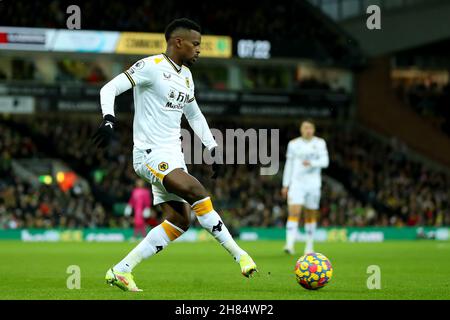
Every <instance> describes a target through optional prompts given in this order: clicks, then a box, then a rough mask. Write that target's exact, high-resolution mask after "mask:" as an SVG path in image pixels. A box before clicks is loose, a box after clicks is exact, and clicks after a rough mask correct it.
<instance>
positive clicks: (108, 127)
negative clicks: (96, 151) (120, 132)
mask: <svg viewBox="0 0 450 320" xmlns="http://www.w3.org/2000/svg"><path fill="white" fill-rule="evenodd" d="M115 123H116V118H115V117H114V116H113V115H110V114H107V115H106V116H105V117H104V118H103V121H102V124H101V125H100V127H98V129H97V131H96V132H95V133H94V135H93V136H92V139H93V141H94V143H95V144H96V145H97V147H99V148H104V147H106V146H107V145H108V144H109V143H110V141H111V139H112V136H113V133H114V125H115Z"/></svg>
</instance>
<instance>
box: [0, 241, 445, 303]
mask: <svg viewBox="0 0 450 320" xmlns="http://www.w3.org/2000/svg"><path fill="white" fill-rule="evenodd" d="M135 245H136V243H23V242H15V241H3V242H0V274H1V275H2V276H1V278H2V279H1V281H0V299H288V300H310V299H317V300H320V299H362V300H367V299H450V242H438V241H416V242H406V241H405V242H385V243H317V244H316V251H318V252H321V253H323V254H325V255H326V256H327V257H328V258H329V259H330V260H331V262H332V264H333V267H334V274H333V279H332V281H331V282H330V283H329V284H328V286H326V287H325V288H323V289H320V290H318V291H307V290H305V289H303V288H302V287H300V286H299V285H298V284H297V283H296V281H295V275H294V273H293V269H294V266H295V262H296V259H297V258H298V257H292V256H287V255H285V254H284V253H283V252H282V251H281V248H282V247H283V243H282V242H279V241H255V242H241V245H242V247H243V248H244V249H246V250H247V251H248V252H249V253H250V254H251V255H252V256H253V258H254V260H255V261H256V263H257V265H258V267H259V270H260V273H259V275H258V276H257V277H255V278H253V279H246V278H244V277H243V276H242V275H241V274H240V269H239V266H238V265H237V264H236V263H235V262H233V260H232V258H231V257H230V256H229V255H228V254H227V253H226V252H225V251H224V250H223V249H222V248H221V247H220V245H218V244H217V243H215V242H198V243H174V244H172V245H171V246H169V247H168V248H167V249H165V250H164V251H163V252H161V253H159V254H158V255H156V256H154V257H152V258H150V259H148V260H145V261H144V262H143V263H141V264H140V265H139V266H138V267H136V269H135V270H134V271H135V272H134V275H135V280H136V282H137V284H138V286H139V287H141V288H142V289H144V292H140V293H129V292H122V291H120V290H119V289H117V288H116V287H110V286H107V285H106V284H105V281H104V274H105V272H106V270H107V268H108V267H110V266H111V265H112V264H114V263H115V262H117V261H118V260H119V259H121V258H122V257H123V256H124V255H125V254H126V253H127V252H128V251H129V250H130V249H131V248H133V247H134V246H135ZM302 246H303V245H302V244H301V243H300V244H298V248H299V249H300V248H302ZM69 265H78V266H79V267H80V269H81V289H79V290H77V289H73V290H69V289H68V288H67V286H66V281H67V277H69V274H67V273H66V271H67V267H68V266H69ZM369 265H378V266H379V267H380V268H381V289H379V290H369V289H368V288H367V285H366V282H367V278H368V277H369V274H367V273H366V272H367V267H368V266H369Z"/></svg>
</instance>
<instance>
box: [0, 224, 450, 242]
mask: <svg viewBox="0 0 450 320" xmlns="http://www.w3.org/2000/svg"><path fill="white" fill-rule="evenodd" d="M285 235H286V230H285V229H284V228H241V229H240V230H239V238H240V239H241V240H247V241H256V240H284V239H285ZM132 236H133V229H116V228H109V229H108V228H98V229H9V230H4V229H3V230H0V240H21V241H24V242H81V241H87V242H122V241H128V240H130V239H131V237H132ZM304 238H305V233H304V230H303V229H302V228H301V229H300V230H299V233H298V239H297V240H298V241H304V240H305V239H304ZM424 239H427V240H428V241H429V240H439V241H448V240H450V229H449V228H448V227H425V228H422V227H401V228H397V227H360V228H355V227H354V228H351V227H349V228H345V227H330V228H318V229H317V231H316V234H315V240H316V241H317V242H384V241H391V240H403V241H414V240H424ZM213 240H214V239H213V238H212V237H211V235H210V234H209V233H208V232H207V231H206V230H204V229H198V228H191V229H189V230H188V231H187V232H186V233H184V234H183V236H181V237H180V238H179V239H177V240H176V241H181V242H193V241H213Z"/></svg>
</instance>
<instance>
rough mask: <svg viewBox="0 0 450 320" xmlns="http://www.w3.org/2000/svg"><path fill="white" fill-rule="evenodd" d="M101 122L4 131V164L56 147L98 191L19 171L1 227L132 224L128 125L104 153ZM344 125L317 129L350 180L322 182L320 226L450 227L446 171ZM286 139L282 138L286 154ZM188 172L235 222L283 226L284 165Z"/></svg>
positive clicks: (340, 175) (31, 124)
mask: <svg viewBox="0 0 450 320" xmlns="http://www.w3.org/2000/svg"><path fill="white" fill-rule="evenodd" d="M95 120H97V119H96V118H95V119H91V120H89V121H87V120H86V119H70V121H68V119H67V118H66V119H57V120H55V119H51V118H46V117H45V116H44V117H42V116H40V117H35V118H25V119H22V118H21V119H20V120H15V121H16V125H15V127H16V128H22V129H19V130H21V131H24V132H30V136H32V137H33V139H32V140H31V139H30V138H26V137H21V136H20V135H19V133H15V132H13V131H8V130H7V129H6V130H7V134H6V136H7V137H8V136H9V137H12V138H9V139H6V141H9V142H7V143H6V144H5V143H4V144H3V145H2V152H1V154H2V162H1V164H2V168H5V165H4V163H8V159H10V158H16V157H19V158H20V157H30V156H37V155H38V154H39V153H38V152H37V150H40V151H41V152H50V153H51V155H52V156H53V157H57V158H61V159H62V160H64V161H66V162H67V163H68V164H69V165H70V166H72V168H73V169H74V170H75V171H77V172H78V173H79V174H80V175H82V176H84V177H85V178H87V180H88V181H89V183H90V186H91V190H92V193H91V194H88V195H83V196H81V195H79V194H76V193H75V192H73V191H70V192H68V193H65V194H64V193H62V192H61V191H60V190H58V188H57V187H56V186H37V187H36V186H32V185H30V184H28V183H27V182H24V181H18V180H17V177H16V178H15V177H10V178H9V180H7V179H6V180H5V178H4V177H3V176H2V179H1V183H2V184H1V187H0V195H1V196H0V216H1V217H2V218H1V219H0V221H2V223H1V225H3V227H5V226H11V223H12V224H13V226H18V225H27V226H30V225H34V226H58V225H63V226H64V225H67V226H128V225H130V219H129V218H125V217H123V216H120V215H116V214H113V211H114V210H115V209H114V204H116V203H121V202H126V201H128V198H129V196H130V193H131V190H132V189H133V185H134V183H135V179H136V175H135V173H134V171H133V169H132V163H131V161H132V158H131V149H132V138H131V132H132V130H131V122H130V121H128V120H125V119H122V121H121V123H120V126H119V127H118V130H117V133H118V134H117V136H116V139H115V140H114V142H113V144H112V145H111V147H110V148H108V149H106V150H104V151H102V150H97V149H96V148H95V146H93V145H92V144H91V143H90V137H91V135H92V133H93V132H94V130H95V129H96V127H97V125H98V123H97V121H95ZM210 125H211V127H213V128H217V129H219V130H224V129H225V128H235V127H236V125H237V124H236V123H234V124H233V123H227V122H223V121H215V120H213V121H211V122H210ZM2 127H3V126H2ZM341 129H342V128H341ZM341 129H339V128H336V127H334V126H325V127H323V128H320V129H319V132H318V134H319V135H320V136H323V137H324V138H325V139H326V140H327V143H328V148H329V152H330V157H331V166H330V168H329V169H327V170H326V171H325V173H326V175H327V176H330V177H332V178H333V179H335V180H337V181H339V182H341V183H342V184H343V185H344V186H345V188H339V187H336V184H335V183H333V182H330V180H329V179H325V180H324V186H323V196H322V204H321V224H322V225H324V226H327V225H346V226H364V225H379V226H387V225H396V226H402V225H411V226H413V225H445V224H446V225H448V224H450V203H449V200H448V199H450V191H449V190H450V176H449V175H448V174H445V173H443V172H439V171H438V170H436V169H432V168H429V167H428V166H427V165H425V164H424V163H421V162H417V161H413V160H411V159H410V158H409V157H408V153H407V150H406V149H405V147H404V146H402V145H401V144H400V143H398V142H396V141H392V142H390V143H385V142H383V141H379V140H378V139H376V138H373V137H370V136H368V135H367V134H363V133H362V132H359V131H358V130H359V129H356V128H354V129H351V130H347V131H346V130H341ZM3 130H5V129H3ZM297 132H298V131H297V129H296V128H295V126H292V128H291V129H289V130H286V129H281V134H280V136H281V137H289V138H293V137H295V136H297ZM2 134H5V132H2ZM11 141H15V142H14V143H12V142H11ZM287 141H288V140H287V139H286V140H283V141H282V142H283V143H282V145H281V150H280V153H281V160H283V159H284V154H285V150H286V144H287ZM24 146H28V147H24ZM14 150H15V151H14ZM21 150H28V151H21ZM24 152H25V153H24ZM5 159H6V160H5ZM188 168H189V171H190V172H191V173H192V174H193V175H194V176H196V177H197V178H199V180H200V181H202V183H204V184H205V186H206V187H207V188H208V190H210V191H211V193H212V195H213V197H214V203H215V206H216V207H217V208H218V209H219V210H220V211H221V212H222V213H223V214H224V219H226V220H227V221H228V223H230V224H231V225H232V226H233V227H234V228H238V227H240V226H279V227H281V226H283V225H284V223H285V219H286V215H287V208H286V201H285V200H284V199H282V198H281V195H280V190H281V174H282V170H280V172H279V173H278V174H277V175H275V176H261V175H259V168H258V167H257V166H255V165H228V166H227V167H226V170H225V172H224V175H223V176H222V177H220V178H218V179H217V180H216V181H213V180H211V179H210V178H209V177H210V175H211V169H210V168H209V166H205V165H189V166H188ZM281 168H282V167H281ZM6 171H8V172H11V170H9V169H6ZM4 172H5V170H4ZM347 190H348V191H347ZM12 199H15V201H12ZM49 207H50V208H51V209H48V208H49ZM44 212H46V213H44ZM159 216H161V213H160V212H159ZM5 217H6V218H5ZM26 217H27V218H26ZM5 219H6V220H5ZM11 221H14V222H11Z"/></svg>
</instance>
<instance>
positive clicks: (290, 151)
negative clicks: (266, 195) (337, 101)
mask: <svg viewBox="0 0 450 320" xmlns="http://www.w3.org/2000/svg"><path fill="white" fill-rule="evenodd" d="M300 133H301V137H298V138H295V139H293V140H291V141H289V144H288V147H287V153H286V164H285V167H284V172H283V188H282V190H281V192H282V196H283V197H284V198H286V197H287V202H288V211H289V212H288V219H287V222H286V246H285V248H284V250H285V251H286V252H287V253H289V254H294V253H295V249H294V245H295V240H296V238H297V233H298V223H299V219H300V214H301V212H302V209H303V208H304V212H305V232H306V245H305V251H304V253H305V254H306V253H311V252H314V247H313V242H314V232H315V230H316V226H317V214H318V209H319V204H320V189H321V186H322V178H321V171H322V169H323V168H326V167H328V164H329V158H328V150H327V145H326V142H325V140H323V139H321V138H319V137H316V136H314V133H315V125H314V123H313V122H312V121H311V120H305V121H303V122H302V123H301V124H300Z"/></svg>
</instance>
